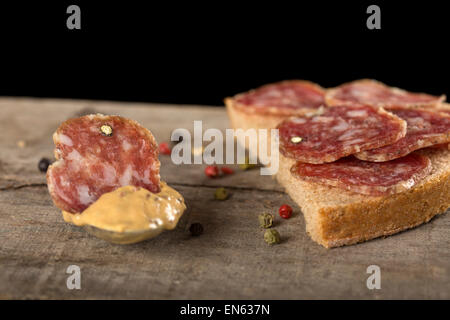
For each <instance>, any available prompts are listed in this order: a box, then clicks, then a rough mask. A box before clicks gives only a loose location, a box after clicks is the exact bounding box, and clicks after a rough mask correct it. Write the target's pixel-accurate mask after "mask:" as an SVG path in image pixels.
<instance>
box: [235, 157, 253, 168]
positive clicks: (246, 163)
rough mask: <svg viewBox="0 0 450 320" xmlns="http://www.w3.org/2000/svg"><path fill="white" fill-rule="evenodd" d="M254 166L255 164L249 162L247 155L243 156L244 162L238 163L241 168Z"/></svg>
mask: <svg viewBox="0 0 450 320" xmlns="http://www.w3.org/2000/svg"><path fill="white" fill-rule="evenodd" d="M254 167H256V164H253V163H250V159H249V158H248V156H245V163H241V164H239V168H241V169H242V170H248V169H251V168H254Z"/></svg>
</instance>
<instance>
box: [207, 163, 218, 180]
mask: <svg viewBox="0 0 450 320" xmlns="http://www.w3.org/2000/svg"><path fill="white" fill-rule="evenodd" d="M205 174H206V175H207V176H208V177H210V178H215V177H217V176H218V175H219V167H217V166H207V167H206V168H205Z"/></svg>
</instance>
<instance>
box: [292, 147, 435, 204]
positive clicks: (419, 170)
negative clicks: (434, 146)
mask: <svg viewBox="0 0 450 320" xmlns="http://www.w3.org/2000/svg"><path fill="white" fill-rule="evenodd" d="M431 169H432V167H431V161H430V159H429V158H428V157H426V156H422V155H419V154H415V153H411V154H409V155H407V156H406V157H403V158H399V159H395V160H392V161H387V162H367V161H362V160H359V159H356V158H355V157H353V156H350V157H347V158H342V159H339V160H338V161H336V162H333V163H325V164H309V163H302V162H297V163H296V164H295V165H294V166H292V168H291V173H292V174H293V175H294V176H295V177H297V178H298V179H301V180H305V181H313V182H316V183H319V184H322V185H328V186H333V187H338V188H341V189H344V190H347V191H351V192H355V193H360V194H365V195H370V196H383V195H389V194H394V193H398V192H402V191H405V190H407V189H410V188H412V187H413V186H414V185H416V184H417V182H419V181H420V180H422V179H423V178H425V177H426V176H427V175H429V174H430V173H431Z"/></svg>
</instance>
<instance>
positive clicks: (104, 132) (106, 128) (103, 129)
mask: <svg viewBox="0 0 450 320" xmlns="http://www.w3.org/2000/svg"><path fill="white" fill-rule="evenodd" d="M100 131H101V133H102V135H104V136H107V137H110V136H112V134H113V129H112V127H111V126H109V125H107V124H104V125H102V126H101V127H100Z"/></svg>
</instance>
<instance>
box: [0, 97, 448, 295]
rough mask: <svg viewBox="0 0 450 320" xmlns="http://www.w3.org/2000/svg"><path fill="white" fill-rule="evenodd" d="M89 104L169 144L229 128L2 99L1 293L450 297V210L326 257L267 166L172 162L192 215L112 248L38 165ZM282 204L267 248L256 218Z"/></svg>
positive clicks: (203, 115) (162, 110)
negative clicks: (289, 209)
mask: <svg viewBox="0 0 450 320" xmlns="http://www.w3.org/2000/svg"><path fill="white" fill-rule="evenodd" d="M125 106H126V107H125ZM84 108H90V109H91V110H95V111H99V112H104V113H113V114H121V115H124V116H126V117H130V118H133V119H136V120H138V121H140V122H141V123H142V124H143V125H145V126H146V127H148V128H150V129H151V130H152V132H153V133H154V134H155V136H156V137H157V139H158V140H159V141H163V140H168V137H169V135H170V132H171V131H172V130H173V129H174V128H178V127H184V128H188V129H192V121H193V120H199V119H202V120H203V121H204V125H205V127H217V128H219V129H224V128H226V126H227V120H226V115H225V112H224V110H222V109H220V108H203V107H202V108H200V107H195V106H192V107H187V108H183V109H181V108H179V107H175V106H158V105H148V106H147V105H144V104H131V103H130V104H128V103H109V102H89V101H62V100H35V99H0V110H2V116H1V118H0V129H1V132H2V134H1V135H0V189H2V190H1V191H0V298H67V299H70V298H133V299H143V298H146V299H147V298H150V299H183V298H186V299H196V298H198V299H205V298H210V299H223V298H230V299H233V298H234V299H236V298H238V299H239V298H252V299H253V298H255V299H271V298H277V299H283V298H286V299H305V298H333V299H334V298H398V299H403V298H416V299H421V298H423V299H425V298H438V299H449V298H450V292H449V289H448V288H450V250H449V248H450V234H449V233H448V230H449V228H450V215H449V214H445V215H441V216H439V217H437V218H435V219H433V220H432V221H431V222H430V223H428V224H426V225H424V226H422V227H420V228H417V229H414V230H411V231H408V232H403V233H400V234H398V235H395V236H392V237H388V238H386V239H378V240H374V241H370V242H367V243H363V244H360V245H356V246H349V247H343V248H337V249H332V250H327V249H325V248H322V247H321V246H319V245H317V244H315V243H314V242H312V241H311V240H310V238H309V237H308V236H307V234H306V233H305V231H304V230H305V226H304V220H303V217H302V215H301V213H300V211H299V209H298V208H297V207H296V206H295V205H294V204H293V203H292V201H291V200H290V199H289V198H288V197H287V196H286V195H285V194H283V193H282V192H280V191H281V189H280V187H279V186H277V185H276V183H275V182H274V181H273V180H272V179H271V178H270V177H261V176H259V173H258V171H257V170H253V171H248V172H243V171H237V172H236V174H235V175H233V176H229V177H225V178H223V179H217V180H210V179H206V178H205V177H204V175H203V167H202V166H197V165H191V166H178V167H176V168H175V166H174V165H172V164H171V163H170V160H169V159H168V158H167V157H162V162H163V172H162V176H163V178H164V179H165V180H167V181H168V182H169V183H171V184H172V185H173V186H175V187H176V188H177V189H178V190H179V191H180V192H181V193H182V194H183V195H184V196H185V199H186V202H187V204H188V207H189V209H188V211H187V212H186V214H185V215H184V216H183V218H182V220H181V221H180V224H179V225H178V227H177V228H176V229H175V230H173V231H171V232H165V233H163V234H162V235H161V236H159V237H157V238H155V239H152V240H149V241H146V242H143V243H139V244H135V245H128V246H119V245H112V244H109V243H107V242H104V241H102V240H99V239H96V238H94V237H92V236H90V235H89V234H87V233H86V232H84V230H83V229H80V228H77V227H74V226H71V225H68V224H66V223H64V222H63V220H62V218H61V215H60V212H59V211H58V210H57V208H55V207H54V206H53V205H52V202H51V199H50V196H49V195H48V192H47V189H46V186H45V177H44V175H43V174H42V173H40V172H39V171H38V170H37V167H36V165H37V161H38V160H39V158H40V157H42V156H50V155H51V153H52V150H53V143H52V140H51V134H52V132H53V131H54V130H55V129H56V127H57V126H58V125H59V123H60V122H61V121H63V120H64V119H66V118H68V117H70V116H73V115H75V114H77V113H79V112H80V111H82V110H83V109H84ZM19 140H24V141H25V142H26V146H25V147H24V148H20V147H18V146H17V141H19ZM219 185H220V186H227V187H229V188H230V190H231V192H232V196H231V198H230V199H229V200H227V201H223V202H221V201H216V200H214V199H213V192H214V187H216V186H219ZM282 203H288V204H291V205H292V206H293V207H294V208H295V211H296V212H295V215H294V216H293V218H292V219H290V220H283V221H281V219H277V225H276V228H277V229H278V230H279V231H280V233H281V234H282V237H283V242H282V243H281V244H280V245H278V246H274V247H269V246H268V245H267V244H266V243H264V241H263V239H262V237H263V231H262V230H260V229H259V227H258V223H257V215H258V214H259V213H261V212H264V211H269V212H273V213H275V211H276V209H277V208H278V206H279V205H281V204H282ZM405 214H407V213H405ZM192 222H201V223H202V224H203V225H204V227H205V232H204V234H203V235H201V236H200V237H197V238H192V237H191V236H190V235H189V232H188V231H187V229H188V226H189V225H190V223H192ZM71 264H76V265H78V266H80V267H81V272H82V289H81V290H68V289H67V288H66V284H65V282H66V279H67V276H68V275H67V274H66V273H65V270H66V268H67V267H68V266H69V265H71ZM371 264H376V265H379V266H380V267H381V270H382V289H381V290H368V289H367V287H366V279H367V277H368V276H369V275H368V274H366V268H367V266H369V265H371Z"/></svg>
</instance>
